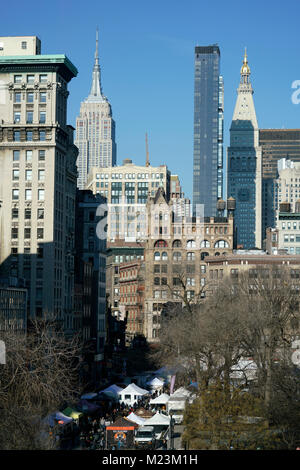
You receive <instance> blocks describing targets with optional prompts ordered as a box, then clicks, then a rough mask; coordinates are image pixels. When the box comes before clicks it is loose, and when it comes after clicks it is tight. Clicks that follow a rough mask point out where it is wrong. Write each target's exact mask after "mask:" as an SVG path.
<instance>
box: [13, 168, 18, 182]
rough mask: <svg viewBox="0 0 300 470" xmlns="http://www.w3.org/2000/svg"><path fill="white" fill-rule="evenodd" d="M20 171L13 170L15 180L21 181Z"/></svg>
mask: <svg viewBox="0 0 300 470" xmlns="http://www.w3.org/2000/svg"><path fill="white" fill-rule="evenodd" d="M19 173H20V172H19V170H13V180H14V181H18V179H19Z"/></svg>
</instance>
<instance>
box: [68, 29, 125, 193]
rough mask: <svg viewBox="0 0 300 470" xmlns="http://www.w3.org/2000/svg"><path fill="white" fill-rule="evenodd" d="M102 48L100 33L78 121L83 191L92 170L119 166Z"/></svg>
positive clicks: (80, 175)
mask: <svg viewBox="0 0 300 470" xmlns="http://www.w3.org/2000/svg"><path fill="white" fill-rule="evenodd" d="M98 44H99V38H98V30H97V33H96V52H95V63H94V67H93V76H92V86H91V91H90V94H89V95H88V97H87V98H86V99H85V100H84V101H83V102H82V103H81V106H80V114H79V116H78V117H77V119H76V139H75V145H76V146H77V147H78V149H79V155H78V159H77V168H78V183H77V186H78V188H79V189H84V187H85V184H86V181H87V175H88V173H89V171H90V170H91V168H93V167H96V168H107V167H112V166H115V165H116V153H117V152H116V143H115V122H114V120H113V118H112V110H111V106H110V103H109V101H108V99H107V98H106V97H105V96H104V95H103V92H102V88H101V71H100V64H99V52H98Z"/></svg>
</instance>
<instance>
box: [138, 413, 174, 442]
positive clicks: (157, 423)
mask: <svg viewBox="0 0 300 470" xmlns="http://www.w3.org/2000/svg"><path fill="white" fill-rule="evenodd" d="M170 421H171V418H170V416H166V415H164V414H162V413H160V412H159V411H158V412H157V413H155V415H154V416H152V418H149V419H146V421H145V422H144V424H143V426H144V427H145V426H153V427H154V432H155V436H156V439H160V438H161V434H162V432H163V431H165V430H166V429H168V427H169V426H170Z"/></svg>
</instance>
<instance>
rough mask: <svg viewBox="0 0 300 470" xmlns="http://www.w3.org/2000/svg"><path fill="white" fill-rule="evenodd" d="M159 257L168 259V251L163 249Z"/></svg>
mask: <svg viewBox="0 0 300 470" xmlns="http://www.w3.org/2000/svg"><path fill="white" fill-rule="evenodd" d="M161 259H162V261H167V259H168V253H166V252H165V251H163V253H162V254H161Z"/></svg>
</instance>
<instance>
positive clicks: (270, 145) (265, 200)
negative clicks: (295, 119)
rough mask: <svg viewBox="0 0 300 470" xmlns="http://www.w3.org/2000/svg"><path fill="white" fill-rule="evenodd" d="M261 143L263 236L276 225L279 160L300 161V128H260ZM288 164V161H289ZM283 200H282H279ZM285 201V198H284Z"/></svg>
mask: <svg viewBox="0 0 300 470" xmlns="http://www.w3.org/2000/svg"><path fill="white" fill-rule="evenodd" d="M259 145H260V147H261V149H262V237H263V240H264V239H265V237H266V229H267V228H268V227H275V223H276V209H278V207H277V208H276V204H275V205H274V200H275V198H276V194H277V192H278V191H277V189H278V188H277V186H276V181H275V180H276V178H278V162H279V160H282V159H285V160H286V161H287V162H288V161H293V162H300V129H260V130H259ZM287 164H288V163H287ZM278 202H281V201H278ZM282 202H284V200H282Z"/></svg>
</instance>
